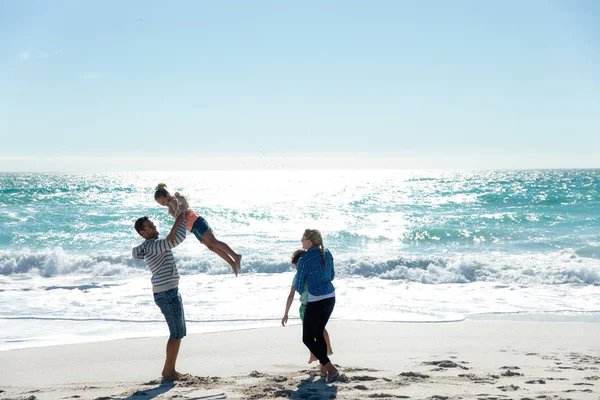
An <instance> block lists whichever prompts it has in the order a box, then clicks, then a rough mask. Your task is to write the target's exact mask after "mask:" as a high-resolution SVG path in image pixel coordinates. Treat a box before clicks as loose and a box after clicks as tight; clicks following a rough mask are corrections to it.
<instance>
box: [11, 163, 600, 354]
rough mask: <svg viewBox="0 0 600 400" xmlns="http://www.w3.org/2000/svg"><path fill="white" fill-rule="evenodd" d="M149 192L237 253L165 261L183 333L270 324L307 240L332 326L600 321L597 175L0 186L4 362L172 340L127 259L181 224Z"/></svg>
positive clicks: (115, 177)
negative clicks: (327, 257)
mask: <svg viewBox="0 0 600 400" xmlns="http://www.w3.org/2000/svg"><path fill="white" fill-rule="evenodd" d="M158 182H166V183H168V184H169V187H170V189H172V190H173V191H174V190H179V191H181V192H182V193H184V194H186V195H188V197H189V201H190V204H191V206H192V207H193V208H194V209H195V210H196V211H197V212H198V213H199V214H201V215H202V216H204V217H205V218H206V219H207V220H208V222H209V223H210V224H211V226H212V227H213V229H214V232H215V235H216V236H217V237H218V238H219V239H221V240H223V241H225V242H227V243H229V244H230V246H231V247H232V248H234V249H235V250H236V251H238V252H240V253H242V254H243V255H244V258H243V267H242V268H243V269H242V274H241V275H240V276H239V277H237V278H235V277H234V276H233V274H232V273H231V270H230V268H229V266H228V265H227V264H225V263H224V262H223V261H222V260H221V259H220V258H218V257H217V256H216V255H214V254H213V253H211V252H210V251H208V250H207V249H206V248H205V247H204V246H203V245H201V244H200V243H199V242H198V241H197V240H196V239H195V238H194V237H193V236H190V237H188V239H186V241H185V242H184V243H183V244H182V245H181V246H179V247H178V248H177V249H176V250H175V257H176V260H177V265H178V268H179V270H180V272H181V275H182V279H181V284H180V290H181V292H182V294H183V297H184V303H185V307H186V316H187V318H188V322H189V324H188V328H189V329H188V331H189V332H206V331H210V330H223V329H237V328H248V327H253V326H277V325H278V324H279V320H280V319H281V312H282V310H283V307H284V304H285V299H286V297H287V294H288V293H289V285H290V282H291V280H292V277H293V271H292V268H291V265H290V263H289V257H290V255H291V254H292V252H293V251H294V250H295V249H297V248H298V247H300V238H301V235H302V233H303V231H304V229H305V228H307V227H312V228H318V229H320V230H321V231H322V232H323V234H324V238H325V244H326V246H327V247H329V248H330V249H331V251H332V253H333V255H334V258H335V268H336V280H335V282H334V283H335V285H336V294H337V298H338V299H337V302H336V310H335V312H334V316H333V318H342V319H366V320H376V321H415V322H443V321H457V320H462V319H464V318H469V317H470V318H478V316H480V318H488V317H486V316H487V315H493V316H494V318H515V316H517V317H518V318H529V319H541V320H546V319H548V318H559V319H561V320H565V321H567V320H570V319H576V320H581V318H584V317H585V318H588V319H589V320H590V321H595V320H597V319H598V315H600V314H598V312H599V311H600V193H599V190H600V170H540V171H488V172H468V171H244V172H235V171H228V172H194V173H192V172H179V173H178V172H169V173H164V172H147V173H107V174H0V349H7V348H15V347H25V346H35V345H43V344H55V343H69V342H77V341H85V340H102V339H107V338H116V337H131V336H147V335H164V334H165V332H166V325H165V324H164V321H163V320H162V316H161V315H160V312H159V311H158V308H157V307H156V306H155V305H154V304H153V302H152V296H151V286H150V274H149V272H148V271H147V268H146V265H145V264H144V262H139V261H134V260H133V259H132V258H131V248H132V247H133V246H135V245H137V244H139V243H140V242H141V241H142V238H141V237H139V235H138V234H137V233H136V232H135V230H134V229H133V223H134V221H135V220H136V219H137V218H138V217H140V216H142V215H148V216H150V218H152V219H153V220H154V221H156V223H157V226H158V228H159V230H160V231H161V232H167V231H168V230H169V229H170V227H171V224H172V223H173V220H172V218H171V217H170V216H169V215H168V213H167V210H166V209H165V208H164V207H161V206H159V205H158V204H157V203H156V202H155V201H154V199H153V188H154V187H155V185H156V184H157V183H158ZM294 310H295V309H293V311H294ZM582 316H584V317H582ZM292 318H293V315H292ZM295 322H297V321H295Z"/></svg>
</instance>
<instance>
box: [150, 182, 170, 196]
mask: <svg viewBox="0 0 600 400" xmlns="http://www.w3.org/2000/svg"><path fill="white" fill-rule="evenodd" d="M170 194H171V193H169V191H168V190H167V184H166V183H159V184H158V185H156V189H155V192H154V200H158V199H160V198H161V197H167V196H168V195H170Z"/></svg>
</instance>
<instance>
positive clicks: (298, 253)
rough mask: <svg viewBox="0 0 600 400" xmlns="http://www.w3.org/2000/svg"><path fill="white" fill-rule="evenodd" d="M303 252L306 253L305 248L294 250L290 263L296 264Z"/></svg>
mask: <svg viewBox="0 0 600 400" xmlns="http://www.w3.org/2000/svg"><path fill="white" fill-rule="evenodd" d="M304 253H306V250H304V249H298V250H296V251H295V252H294V254H292V264H298V261H299V260H300V257H302V256H303V255H304Z"/></svg>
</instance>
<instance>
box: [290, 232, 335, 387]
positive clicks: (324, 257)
mask: <svg viewBox="0 0 600 400" xmlns="http://www.w3.org/2000/svg"><path fill="white" fill-rule="evenodd" d="M302 248H303V249H306V250H307V251H306V254H304V255H303V256H302V257H301V258H300V260H299V261H298V272H297V273H296V280H295V282H294V287H295V288H296V290H297V291H298V293H300V294H302V293H301V290H302V289H303V288H304V282H305V281H308V302H307V304H306V311H305V313H304V324H303V325H302V341H303V342H304V344H305V345H306V347H308V349H309V350H310V352H311V353H312V354H314V355H315V357H317V359H318V360H319V362H320V363H321V369H322V370H323V372H324V373H326V374H327V381H329V382H333V381H335V380H336V379H337V378H338V377H339V376H340V373H339V371H338V370H337V369H336V368H335V367H334V366H333V364H332V363H331V360H329V357H327V343H326V342H325V337H324V335H323V332H324V330H325V326H326V325H327V321H329V317H330V316H331V313H332V312H333V308H334V306H335V288H334V287H333V284H332V283H331V281H332V280H333V278H334V277H335V270H334V268H333V256H332V255H331V253H330V252H329V250H327V249H326V248H324V247H323V237H322V236H321V233H320V232H319V231H318V230H316V229H307V230H305V231H304V235H302Z"/></svg>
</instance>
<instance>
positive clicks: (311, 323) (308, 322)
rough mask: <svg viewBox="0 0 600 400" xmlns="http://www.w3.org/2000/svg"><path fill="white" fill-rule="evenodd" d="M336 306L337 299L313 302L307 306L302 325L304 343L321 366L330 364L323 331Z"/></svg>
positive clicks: (331, 298)
mask: <svg viewBox="0 0 600 400" xmlns="http://www.w3.org/2000/svg"><path fill="white" fill-rule="evenodd" d="M334 306H335V297H330V298H328V299H323V300H319V301H311V302H308V304H307V305H306V312H305V313H304V324H303V325H302V341H303V342H304V344H305V345H306V347H308V349H309V350H310V352H311V353H313V354H314V356H315V357H317V358H318V359H319V362H320V363H321V365H325V364H327V363H328V362H329V357H327V344H326V343H325V337H324V336H323V331H324V330H325V325H327V321H329V317H330V316H331V313H332V312H333V307H334Z"/></svg>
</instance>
